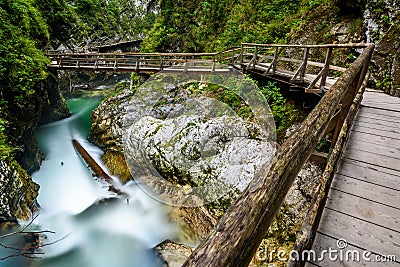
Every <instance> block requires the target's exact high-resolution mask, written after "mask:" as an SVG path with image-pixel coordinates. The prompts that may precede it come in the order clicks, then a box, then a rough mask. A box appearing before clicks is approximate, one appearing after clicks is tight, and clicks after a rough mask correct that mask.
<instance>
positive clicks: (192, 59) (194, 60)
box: [47, 48, 238, 72]
mask: <svg viewBox="0 0 400 267" xmlns="http://www.w3.org/2000/svg"><path fill="white" fill-rule="evenodd" d="M237 49H238V48H234V49H233V50H229V51H223V52H220V53H47V55H48V57H49V58H50V60H51V64H50V65H49V67H54V68H59V69H88V70H103V71H107V70H111V71H137V72H139V71H140V72H157V71H161V70H164V69H166V68H174V67H177V66H180V67H181V66H183V69H184V70H189V69H190V68H191V69H193V68H195V69H196V68H197V69H198V68H203V69H204V68H207V70H210V71H215V69H216V64H217V63H220V62H228V63H229V62H231V61H232V55H231V54H230V53H232V51H233V53H237ZM204 70H206V69H204Z"/></svg>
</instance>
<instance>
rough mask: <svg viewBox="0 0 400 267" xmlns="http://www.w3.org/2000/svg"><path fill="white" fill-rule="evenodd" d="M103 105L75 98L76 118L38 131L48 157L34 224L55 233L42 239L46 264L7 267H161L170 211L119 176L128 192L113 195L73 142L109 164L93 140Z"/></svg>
mask: <svg viewBox="0 0 400 267" xmlns="http://www.w3.org/2000/svg"><path fill="white" fill-rule="evenodd" d="M100 100H101V98H99V97H90V98H74V99H69V100H68V101H67V103H68V107H69V109H70V111H71V113H72V116H71V117H70V118H67V119H64V120H61V121H58V122H54V123H51V124H48V125H44V126H41V127H40V128H39V129H38V141H39V146H40V149H41V151H42V152H43V153H44V154H45V156H46V158H45V160H44V161H43V163H42V165H41V168H40V170H39V171H37V172H35V173H34V174H33V175H32V177H33V180H34V181H35V182H37V183H38V184H39V185H40V191H39V196H38V203H39V205H40V206H41V210H40V215H39V217H38V218H37V219H36V220H35V221H34V226H35V227H36V228H37V229H41V230H50V231H54V232H55V234H51V233H46V234H45V237H43V238H42V239H41V242H42V245H44V246H43V247H42V248H41V249H40V250H38V252H41V253H44V254H43V255H38V256H39V257H41V258H40V259H35V260H24V259H21V257H17V258H12V259H10V260H6V261H0V266H7V267H14V266H15V267H24V266H33V267H64V266H65V267H135V266H140V267H141V266H150V267H151V266H158V264H157V262H156V259H155V257H154V254H153V252H152V248H153V247H154V246H155V245H157V244H158V243H160V242H162V241H164V240H165V239H167V238H171V236H173V235H174V233H175V229H174V226H172V225H171V224H170V223H169V221H168V218H167V216H166V212H165V210H164V208H163V206H162V205H161V204H160V203H158V202H156V201H155V200H153V199H152V198H150V197H148V196H147V195H146V194H145V193H144V192H143V191H141V190H140V189H139V188H138V187H137V186H136V185H135V184H134V183H129V184H126V185H124V186H122V185H120V184H119V183H118V181H117V179H116V178H115V179H116V181H115V184H116V186H118V187H120V188H121V189H122V190H123V191H124V192H126V195H125V196H123V197H117V196H116V195H114V194H113V193H111V192H109V191H108V185H107V184H104V182H102V181H98V180H96V179H95V177H92V173H91V171H90V170H89V169H88V168H87V167H86V165H85V163H84V162H83V161H82V160H81V158H80V157H79V156H78V155H77V153H76V152H75V150H74V148H73V146H72V139H73V138H74V139H77V140H78V141H79V142H80V143H81V145H82V146H83V147H84V148H85V149H86V150H87V151H88V152H89V153H90V154H91V155H92V156H93V158H94V159H95V160H96V161H97V162H98V163H99V164H100V165H101V166H103V165H102V164H101V161H100V157H101V154H102V151H101V150H100V149H99V148H97V147H96V146H93V145H92V144H90V143H89V142H88V141H87V136H88V133H89V129H90V125H91V121H90V114H91V112H92V110H93V109H94V108H95V107H96V106H97V105H98V103H99V101H100ZM61 162H62V163H61ZM103 167H104V166H103ZM104 168H105V167H104ZM128 198H129V200H127V199H128ZM46 244H48V245H46ZM0 255H1V254H0ZM4 264H5V265H4Z"/></svg>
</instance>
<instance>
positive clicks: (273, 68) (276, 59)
mask: <svg viewBox="0 0 400 267" xmlns="http://www.w3.org/2000/svg"><path fill="white" fill-rule="evenodd" d="M278 50H279V47H278V46H277V47H275V52H274V59H273V60H272V63H271V65H269V68H268V70H267V71H266V73H269V71H270V70H271V69H272V74H275V72H276V63H277V62H278Z"/></svg>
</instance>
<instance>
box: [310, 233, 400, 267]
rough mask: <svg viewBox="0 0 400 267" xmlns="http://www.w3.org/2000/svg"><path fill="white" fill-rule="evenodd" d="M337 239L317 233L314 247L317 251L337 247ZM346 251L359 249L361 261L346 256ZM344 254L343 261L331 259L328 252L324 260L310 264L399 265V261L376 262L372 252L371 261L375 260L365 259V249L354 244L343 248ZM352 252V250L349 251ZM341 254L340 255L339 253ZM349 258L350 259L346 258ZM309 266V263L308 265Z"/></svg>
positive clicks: (349, 266) (332, 266)
mask: <svg viewBox="0 0 400 267" xmlns="http://www.w3.org/2000/svg"><path fill="white" fill-rule="evenodd" d="M337 241H338V239H336V238H333V237H330V236H327V235H324V234H320V233H317V235H316V237H315V241H314V244H313V249H314V250H315V251H316V252H321V251H323V250H329V248H332V249H337V250H338V247H337ZM346 251H347V252H348V251H358V253H359V255H360V261H357V260H350V259H353V257H352V256H348V257H346V254H345V253H346ZM343 252H344V254H343V257H342V259H343V261H339V260H335V261H332V260H330V259H329V256H328V254H326V257H324V260H322V261H317V262H313V263H311V264H310V265H309V266H315V265H312V264H316V265H317V266H329V267H336V266H348V267H353V266H355V267H358V266H374V267H375V266H376V267H383V266H399V263H398V262H376V261H375V259H376V258H375V257H376V255H377V254H371V255H369V257H370V259H371V261H372V260H374V262H371V261H365V260H364V259H363V256H362V255H363V252H364V250H363V249H361V248H358V247H355V246H353V245H348V246H347V247H346V248H345V249H344V250H343ZM348 253H350V252H348ZM338 256H339V255H338ZM346 259H349V260H346ZM306 266H307V265H306Z"/></svg>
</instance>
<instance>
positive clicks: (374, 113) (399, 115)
mask: <svg viewBox="0 0 400 267" xmlns="http://www.w3.org/2000/svg"><path fill="white" fill-rule="evenodd" d="M359 115H362V116H369V117H376V118H382V119H387V120H393V119H394V120H396V121H398V119H400V112H395V111H387V110H381V109H373V108H367V107H362V108H361V109H360V111H359Z"/></svg>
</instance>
